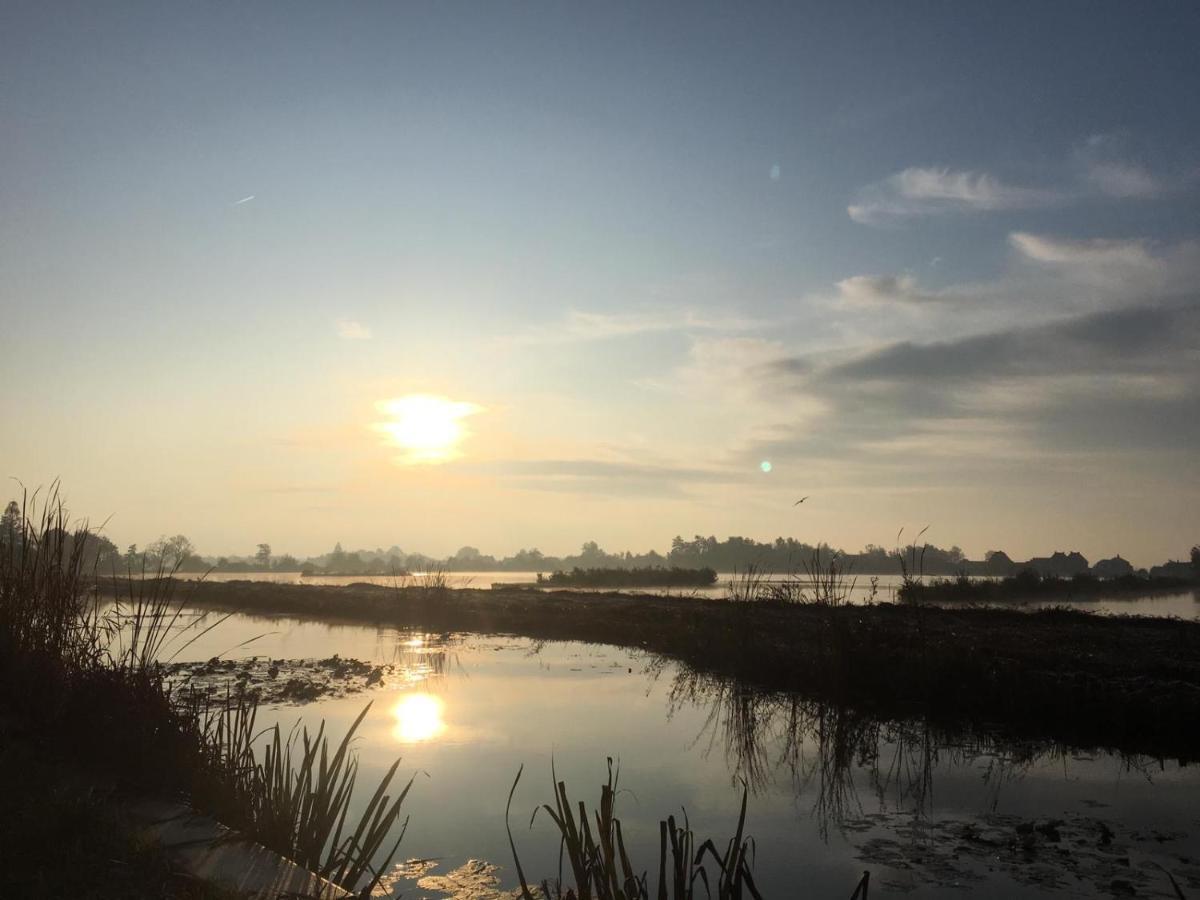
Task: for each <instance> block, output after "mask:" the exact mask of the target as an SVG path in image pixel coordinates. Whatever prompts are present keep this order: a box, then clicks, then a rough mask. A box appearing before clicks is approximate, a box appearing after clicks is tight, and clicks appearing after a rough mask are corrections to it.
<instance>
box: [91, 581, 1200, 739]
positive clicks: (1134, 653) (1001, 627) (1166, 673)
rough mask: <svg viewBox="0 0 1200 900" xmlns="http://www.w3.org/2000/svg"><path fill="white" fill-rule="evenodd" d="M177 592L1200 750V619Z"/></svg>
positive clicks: (271, 586)
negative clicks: (591, 652)
mask: <svg viewBox="0 0 1200 900" xmlns="http://www.w3.org/2000/svg"><path fill="white" fill-rule="evenodd" d="M175 589H176V591H177V592H178V594H177V596H178V597H179V599H181V600H182V601H183V602H185V603H186V604H187V605H190V606H195V607H199V608H208V609H214V610H223V611H231V612H239V613H246V614H257V615H287V616H293V617H298V618H305V619H316V620H324V621H333V620H337V621H352V622H361V623H366V624H373V625H386V626H393V627H400V628H417V629H422V630H426V631H434V632H475V633H481V634H508V635H519V636H524V637H529V638H533V639H535V640H568V641H586V642H590V643H604V644H612V645H616V646H623V647H631V648H637V649H641V650H644V651H646V652H648V653H651V654H656V655H660V656H663V657H666V658H668V659H672V660H676V661H678V662H680V663H682V664H684V665H686V666H688V667H690V668H691V669H693V670H695V671H697V672H701V673H705V674H710V675H714V676H718V677H728V678H734V679H737V680H738V681H739V682H742V683H744V684H746V685H748V686H751V687H755V688H759V689H764V690H777V691H788V692H795V693H797V694H801V695H803V696H805V697H808V698H811V699H815V700H821V701H826V702H833V703H843V704H847V705H851V706H853V707H855V708H856V709H859V710H861V711H863V712H864V713H870V714H874V715H877V716H880V717H882V718H889V719H898V718H908V717H925V718H927V719H929V720H931V721H933V722H936V723H938V724H944V725H947V726H953V725H956V724H962V725H972V726H975V727H992V728H998V729H1002V730H1003V731H1004V733H1005V734H1006V735H1008V736H1010V737H1016V738H1029V739H1038V740H1047V739H1048V740H1054V741H1058V742H1061V743H1064V744H1066V745H1071V746H1081V747H1083V746H1086V747H1097V748H1104V749H1111V750H1116V751H1119V752H1125V753H1146V754H1151V755H1155V756H1172V757H1178V758H1181V759H1184V760H1186V759H1188V758H1190V757H1193V756H1195V755H1196V754H1197V748H1200V622H1185V621H1180V620H1176V619H1162V618H1148V617H1137V616H1096V615H1093V614H1090V613H1085V612H1077V611H1070V610H1063V609H1050V610H1042V611H1038V612H1024V611H1018V610H1011V609H996V608H980V609H975V608H953V609H946V608H937V607H931V606H927V605H923V604H922V605H899V604H875V605H866V606H858V605H854V606H850V605H843V606H838V607H828V606H820V605H816V604H786V603H774V602H740V603H739V602H731V601H725V600H702V601H697V600H694V599H681V598H671V597H661V596H653V595H635V594H619V593H595V592H583V591H545V592H530V591H527V590H505V589H503V588H498V589H492V590H486V589H484V590H480V589H470V588H463V589H451V588H446V587H401V588H392V587H381V586H378V585H373V584H366V583H357V584H352V585H348V586H344V587H339V586H331V585H314V584H280V583H272V582H259V581H232V582H216V581H209V582H188V583H183V584H179V585H177V586H176V588H175ZM100 590H101V593H102V594H110V595H111V594H113V593H118V594H121V595H127V594H128V592H129V590H130V585H129V584H128V582H126V581H125V580H124V579H115V580H114V579H101V581H100ZM133 590H134V592H135V593H136V592H137V590H138V584H135V585H134V586H133Z"/></svg>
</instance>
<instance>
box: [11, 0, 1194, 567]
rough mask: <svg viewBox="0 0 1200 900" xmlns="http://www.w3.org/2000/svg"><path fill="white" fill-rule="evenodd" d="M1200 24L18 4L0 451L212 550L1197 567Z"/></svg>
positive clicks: (117, 512)
mask: <svg viewBox="0 0 1200 900" xmlns="http://www.w3.org/2000/svg"><path fill="white" fill-rule="evenodd" d="M1197 46H1200V6H1198V5H1196V4H1194V3H1182V2H1180V3H1173V2H1163V3H1154V4H1134V3H1105V2H1087V3H1073V2H1058V3H1053V4H1047V3H1031V4H1024V3H1018V2H1009V3H1004V4H989V5H986V6H985V5H982V4H957V3H921V2H909V3H903V4H899V3H897V4H865V3H864V4H859V3H790V4H750V3H746V4H711V5H707V4H696V3H686V4H669V3H658V4H644V3H634V4H628V5H626V4H617V3H605V4H593V5H591V6H590V7H586V6H585V5H583V4H570V3H511V4H510V3H500V2H497V3H487V4H460V3H451V2H439V3H399V2H387V3H345V4H332V3H325V2H318V3H308V2H299V0H291V2H286V3H285V2H240V3H205V2H186V3H184V2H161V0H159V2H153V3H145V4H139V3H119V2H114V3H106V4H94V3H78V4H72V3H58V4H44V3H26V2H20V0H9V2H6V3H4V4H3V5H2V6H0V422H2V423H3V425H2V433H0V475H3V476H4V477H5V478H9V479H16V480H13V481H9V482H8V484H9V491H8V493H9V494H10V495H12V494H15V493H16V492H17V491H18V490H19V485H20V484H24V485H27V486H30V487H34V486H37V485H44V484H47V483H49V482H50V481H52V480H53V479H56V478H58V479H61V481H62V484H63V488H64V494H65V496H66V498H67V500H68V502H69V504H70V506H71V509H72V511H73V512H75V513H77V514H79V515H86V516H88V517H90V519H91V520H92V521H93V522H100V521H104V522H105V523H106V524H105V526H104V527H105V533H106V534H108V535H109V536H110V537H111V538H113V539H114V540H115V541H117V542H118V543H119V544H121V545H122V546H124V545H125V544H126V543H129V542H139V543H145V542H148V541H150V540H153V539H154V538H156V537H158V536H159V535H160V534H175V533H179V532H182V533H184V534H186V535H188V536H189V537H190V538H191V539H192V541H193V542H194V543H195V544H196V546H197V547H198V549H199V550H200V551H201V552H204V553H212V554H217V553H252V552H253V550H254V545H255V544H256V543H258V542H260V541H266V542H269V543H270V544H271V545H272V546H273V547H274V548H276V550H277V551H278V552H283V551H288V552H292V553H295V554H296V555H305V554H310V553H319V552H324V551H326V550H328V549H329V548H330V547H332V545H333V544H334V542H337V541H340V542H341V543H342V544H343V545H344V546H346V547H376V546H383V547H388V546H391V545H393V544H395V545H399V546H400V547H402V548H403V549H404V550H406V551H410V552H413V551H421V552H426V553H434V554H448V553H452V552H454V551H455V550H456V549H458V547H460V546H463V545H471V546H476V547H479V548H480V549H481V550H483V551H484V552H489V553H495V554H497V555H501V554H508V553H511V552H513V551H515V550H517V549H519V548H521V547H532V546H537V547H540V548H541V549H542V550H543V551H545V552H548V553H566V552H569V551H573V550H575V549H576V548H577V547H578V546H579V545H580V544H581V543H582V542H583V541H585V540H597V541H599V542H600V544H601V545H602V546H603V547H605V548H606V549H609V550H616V549H626V548H630V549H637V550H644V549H648V548H650V547H655V548H658V549H660V550H665V549H666V548H667V547H668V546H669V542H670V539H671V537H672V536H674V535H676V534H682V535H684V536H690V535H692V534H695V533H703V534H716V535H718V536H722V537H723V536H725V535H728V534H740V535H745V536H750V537H755V538H757V539H760V540H765V539H772V538H774V537H775V536H777V535H789V536H794V537H797V538H799V539H801V540H808V541H814V542H815V541H818V540H824V541H828V542H829V543H831V544H833V545H835V546H843V547H846V548H847V549H857V548H859V547H861V546H863V545H864V544H866V543H877V544H884V545H890V542H891V541H893V540H894V537H895V535H896V533H897V531H898V530H899V529H900V528H901V527H907V528H908V529H910V532H911V531H914V530H919V529H920V528H921V527H924V526H926V525H929V526H931V527H930V530H929V532H927V537H928V538H929V539H930V540H931V541H932V542H933V543H936V544H939V545H942V546H949V545H950V544H958V545H960V546H962V547H963V548H964V549H965V550H966V551H967V552H968V554H970V555H972V556H981V555H982V554H983V553H984V552H985V551H986V550H989V549H997V548H1001V549H1004V550H1006V551H1007V552H1009V553H1010V555H1012V556H1013V557H1014V558H1020V557H1023V556H1030V555H1035V554H1043V553H1049V552H1050V551H1052V550H1055V549H1062V550H1070V549H1078V550H1081V551H1082V552H1084V553H1085V554H1086V555H1088V556H1090V557H1092V558H1093V559H1096V558H1099V557H1101V556H1110V555H1113V554H1115V553H1121V554H1122V555H1124V556H1125V557H1127V558H1129V559H1131V560H1132V561H1134V562H1135V563H1138V564H1149V563H1156V562H1159V561H1161V560H1163V559H1165V558H1168V557H1174V558H1179V557H1182V556H1185V555H1186V553H1187V550H1188V548H1189V547H1191V545H1192V544H1194V543H1196V542H1197V541H1200V470H1198V469H1197V462H1196V460H1197V458H1198V455H1197V454H1198V451H1200V288H1198V285H1200V280H1198V277H1197V276H1200V102H1197V97H1198V94H1200V63H1197V59H1196V47H1197ZM414 398H415V399H414ZM406 417H407V418H406ZM806 495H807V496H809V497H810V499H809V500H808V501H806V502H805V503H804V504H803V505H802V506H800V507H796V506H794V505H793V503H794V501H795V500H796V499H798V498H799V497H800V496H806Z"/></svg>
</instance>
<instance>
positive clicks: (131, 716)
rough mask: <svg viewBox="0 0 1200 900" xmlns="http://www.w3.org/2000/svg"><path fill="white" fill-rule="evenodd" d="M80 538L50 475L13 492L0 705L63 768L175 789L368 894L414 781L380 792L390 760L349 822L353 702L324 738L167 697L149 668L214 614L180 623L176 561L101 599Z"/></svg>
mask: <svg viewBox="0 0 1200 900" xmlns="http://www.w3.org/2000/svg"><path fill="white" fill-rule="evenodd" d="M91 536H92V532H91V530H90V528H89V526H88V524H87V522H82V523H76V524H72V523H71V521H70V519H69V516H68V514H67V512H66V509H65V507H64V505H63V503H62V502H61V499H60V497H59V495H58V489H57V485H54V486H52V487H51V489H50V490H49V491H48V492H47V495H46V496H45V497H44V498H39V496H38V494H36V493H35V494H34V495H33V496H32V497H30V496H29V495H28V494H26V495H25V496H24V497H23V498H22V509H21V523H20V526H19V527H18V528H16V529H13V530H12V533H6V534H5V535H3V536H2V539H0V703H3V704H4V705H5V706H6V707H8V708H9V710H10V711H11V712H12V713H15V714H16V715H18V716H20V717H21V718H22V719H23V721H24V723H25V724H26V725H27V726H28V728H29V729H30V730H31V731H33V732H34V733H37V734H38V735H39V736H40V737H41V739H42V740H43V741H44V742H45V743H46V745H47V746H50V747H53V748H55V749H56V751H58V752H61V753H65V754H68V755H70V756H72V757H73V758H72V759H71V760H70V761H71V762H73V763H79V764H82V765H84V766H87V767H89V768H92V769H95V770H98V771H99V772H101V773H102V774H103V776H104V777H106V778H115V779H117V781H118V782H119V783H121V784H123V785H124V786H126V787H127V788H129V789H132V790H136V791H139V792H147V791H149V792H157V793H168V794H178V795H183V796H185V797H187V799H189V800H190V801H191V802H192V803H193V804H194V805H195V806H197V807H198V808H200V809H202V810H204V811H206V812H210V813H212V814H213V815H216V816H217V817H218V818H220V819H221V820H222V821H224V822H225V823H226V824H228V825H230V826H231V827H234V828H236V829H239V830H240V831H242V832H243V833H244V834H245V835H246V836H248V837H250V838H252V839H255V840H258V841H260V842H261V843H262V844H264V845H265V846H267V847H269V848H271V849H273V850H275V851H277V852H279V853H281V854H283V855H285V856H288V857H290V858H292V859H294V860H295V861H297V862H298V863H300V864H301V865H304V866H307V867H308V868H310V869H312V870H313V871H315V872H316V873H317V874H319V875H321V876H323V877H325V878H328V879H330V880H332V881H334V882H336V883H338V884H340V885H342V886H343V887H345V888H347V889H350V890H356V891H359V892H361V893H362V895H363V896H366V895H368V894H369V892H370V890H371V889H372V888H373V887H374V886H375V884H376V883H377V882H378V878H379V873H381V872H383V871H385V870H386V868H387V866H388V864H389V863H390V861H391V859H392V857H393V856H394V854H395V852H396V849H397V847H398V846H399V842H400V839H401V838H402V837H403V834H404V830H405V827H406V826H407V822H405V823H403V825H401V826H400V829H399V832H400V833H399V837H397V838H396V840H395V841H394V842H393V843H391V844H390V849H388V847H389V845H388V844H387V843H386V842H387V841H388V839H389V837H390V836H391V835H392V834H393V833H394V832H395V831H396V826H397V824H398V822H399V817H400V812H401V808H402V805H403V802H404V800H405V798H406V797H407V795H408V791H409V788H410V787H411V785H412V782H411V780H410V781H409V783H408V784H407V785H405V786H403V787H402V788H401V789H400V790H399V791H398V792H393V793H391V794H389V793H388V791H389V788H390V787H391V785H392V783H393V781H394V780H395V775H396V770H397V768H398V766H399V762H400V761H399V760H396V762H395V763H394V764H393V765H392V767H391V768H390V769H389V770H388V772H387V773H386V775H385V776H384V777H383V778H382V779H381V781H380V782H379V784H378V786H377V787H376V788H375V790H374V792H373V794H372V795H371V798H370V800H369V802H368V803H367V805H366V807H365V809H364V810H363V812H362V813H361V814H360V815H359V816H358V817H357V818H354V817H351V816H350V808H351V799H352V797H353V796H354V793H355V787H356V783H357V777H358V762H357V758H356V755H355V754H354V753H353V752H352V750H351V741H352V739H353V736H354V734H355V732H356V731H357V729H358V727H359V725H360V724H361V723H362V720H363V718H364V717H365V716H366V714H367V709H364V710H363V711H362V713H361V714H360V715H359V717H358V718H357V719H356V720H355V722H354V724H353V725H352V726H351V727H350V729H349V730H348V731H347V733H346V735H345V736H344V737H343V738H342V740H341V741H340V743H338V744H337V745H336V747H332V748H331V742H330V740H329V738H328V736H327V735H326V734H325V726H324V723H322V724H321V725H320V727H319V728H318V729H317V731H316V733H315V734H312V735H310V734H309V732H308V731H307V729H304V730H300V731H297V730H296V729H293V730H292V731H291V732H290V733H289V734H288V735H287V736H286V737H285V736H284V735H283V734H282V733H281V731H280V729H279V727H278V726H275V727H274V728H273V729H271V730H270V731H269V732H263V731H260V730H257V729H256V724H255V722H256V715H257V707H256V704H255V701H254V700H253V699H252V698H251V697H249V696H248V695H247V694H245V693H244V692H242V693H231V692H227V693H226V694H225V695H224V696H223V697H221V698H213V697H209V696H206V695H201V694H197V693H193V692H190V691H183V690H178V691H177V690H176V689H174V688H173V687H172V685H171V684H170V683H169V682H168V681H167V680H166V679H165V677H164V668H163V663H164V662H168V661H170V660H171V659H173V658H174V657H175V656H177V655H178V654H179V653H181V652H183V651H184V650H186V648H187V647H188V646H190V645H191V643H193V642H194V641H195V640H196V639H198V638H199V637H200V636H202V635H203V634H205V633H207V632H208V631H209V630H211V629H212V628H214V627H217V625H219V624H220V622H221V621H223V620H224V619H223V618H218V619H217V620H215V621H213V622H211V623H210V624H208V625H207V626H205V627H203V628H200V627H199V626H198V625H197V624H196V623H187V624H185V623H184V621H183V619H182V612H183V609H184V604H185V600H184V599H177V598H176V597H175V593H174V585H175V582H174V579H173V578H172V576H173V575H174V571H173V570H163V569H162V567H160V568H159V569H158V571H156V572H152V573H148V572H145V571H143V572H141V573H136V574H135V573H132V572H129V573H126V574H127V578H126V583H127V589H126V593H124V594H123V595H122V596H120V597H118V598H116V600H115V601H114V602H113V603H112V604H102V603H101V602H100V600H99V597H98V595H97V592H96V590H95V577H94V576H95V575H96V574H97V573H96V572H95V571H94V568H92V569H89V567H88V560H87V558H86V551H87V548H88V547H89V546H94V540H90V538H91ZM114 574H115V573H114ZM147 576H150V577H147ZM196 622H197V623H198V622H199V620H196ZM368 708H369V706H368ZM81 736H83V737H86V738H87V739H86V740H85V741H81V740H80V737H81ZM264 737H265V738H266V743H265V746H263V747H262V748H261V759H260V758H259V756H260V754H258V753H256V747H258V745H260V744H261V743H262V741H263V738H264ZM385 850H386V851H387V852H386V853H385V852H384V851H385ZM381 860H382V862H381Z"/></svg>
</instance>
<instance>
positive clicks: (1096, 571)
mask: <svg viewBox="0 0 1200 900" xmlns="http://www.w3.org/2000/svg"><path fill="white" fill-rule="evenodd" d="M1092 574H1093V575H1095V576H1096V577H1097V578H1123V577H1125V576H1126V575H1132V574H1133V566H1132V565H1131V564H1130V562H1129V560H1127V559H1122V558H1121V555H1120V554H1117V555H1116V556H1114V557H1113V558H1112V559H1102V560H1100V562H1098V563H1096V564H1095V565H1094V566H1092Z"/></svg>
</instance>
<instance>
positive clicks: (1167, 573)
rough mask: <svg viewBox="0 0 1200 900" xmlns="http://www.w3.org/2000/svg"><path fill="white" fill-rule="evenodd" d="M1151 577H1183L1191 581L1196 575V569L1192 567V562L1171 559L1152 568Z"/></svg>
mask: <svg viewBox="0 0 1200 900" xmlns="http://www.w3.org/2000/svg"><path fill="white" fill-rule="evenodd" d="M1150 577H1151V578H1182V579H1184V580H1185V581H1191V580H1192V579H1193V578H1195V577H1196V570H1195V569H1193V568H1192V564H1191V563H1187V562H1179V561H1177V560H1174V559H1173V560H1171V561H1170V562H1166V563H1163V564H1162V565H1161V566H1154V567H1153V568H1152V569H1151V570H1150Z"/></svg>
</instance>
